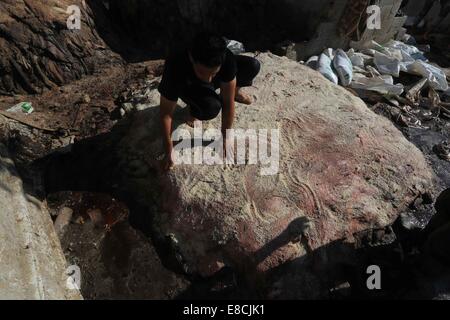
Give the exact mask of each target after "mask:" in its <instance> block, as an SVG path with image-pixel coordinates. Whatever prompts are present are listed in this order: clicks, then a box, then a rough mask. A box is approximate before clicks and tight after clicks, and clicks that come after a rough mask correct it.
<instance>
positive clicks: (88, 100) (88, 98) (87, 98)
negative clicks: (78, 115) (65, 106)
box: [82, 94, 91, 103]
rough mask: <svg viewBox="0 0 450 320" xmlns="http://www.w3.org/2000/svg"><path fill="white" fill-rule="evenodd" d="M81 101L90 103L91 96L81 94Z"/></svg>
mask: <svg viewBox="0 0 450 320" xmlns="http://www.w3.org/2000/svg"><path fill="white" fill-rule="evenodd" d="M82 101H83V102H84V103H91V97H90V96H89V95H88V94H85V95H83V99H82Z"/></svg>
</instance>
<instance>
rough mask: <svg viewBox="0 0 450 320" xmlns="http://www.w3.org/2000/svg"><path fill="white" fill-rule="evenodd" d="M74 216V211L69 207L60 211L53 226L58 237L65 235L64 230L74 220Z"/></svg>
mask: <svg viewBox="0 0 450 320" xmlns="http://www.w3.org/2000/svg"><path fill="white" fill-rule="evenodd" d="M72 214H73V210H72V209H71V208H68V207H63V208H61V209H60V210H59V212H58V216H57V217H56V220H55V223H54V224H53V226H54V228H55V231H56V234H57V235H58V236H61V235H62V234H63V232H64V229H65V228H66V226H67V225H68V224H69V223H70V220H71V219H72Z"/></svg>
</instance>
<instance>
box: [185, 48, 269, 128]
mask: <svg viewBox="0 0 450 320" xmlns="http://www.w3.org/2000/svg"><path fill="white" fill-rule="evenodd" d="M235 58H236V65H237V74H236V86H237V87H239V88H242V87H250V86H251V85H252V83H253V79H254V78H255V77H256V75H257V74H258V73H259V70H260V68H261V66H260V63H259V61H258V60H256V59H255V58H252V57H248V56H241V55H236V56H235ZM219 87H220V83H218V82H214V83H211V84H201V85H195V86H193V87H192V88H190V89H189V92H188V93H187V94H186V95H184V96H182V97H181V100H183V101H184V102H185V103H186V104H187V105H188V106H189V108H190V112H191V115H192V116H193V117H195V118H196V119H198V120H211V119H214V118H215V117H217V115H218V114H219V112H220V110H221V109H222V99H221V97H220V96H219V95H218V94H217V93H216V92H215V90H216V89H217V88H219Z"/></svg>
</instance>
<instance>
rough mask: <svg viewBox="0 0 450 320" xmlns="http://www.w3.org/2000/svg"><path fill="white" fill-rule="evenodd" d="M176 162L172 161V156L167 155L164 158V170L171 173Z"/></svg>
mask: <svg viewBox="0 0 450 320" xmlns="http://www.w3.org/2000/svg"><path fill="white" fill-rule="evenodd" d="M174 165H175V164H174V162H173V160H172V155H171V154H168V155H167V154H166V155H165V156H164V159H163V160H162V170H163V171H169V170H172V168H173V167H174Z"/></svg>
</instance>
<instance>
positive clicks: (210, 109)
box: [191, 97, 222, 121]
mask: <svg viewBox="0 0 450 320" xmlns="http://www.w3.org/2000/svg"><path fill="white" fill-rule="evenodd" d="M221 109H222V103H221V102H220V100H219V99H215V98H210V97H206V98H203V99H201V101H200V102H199V104H198V105H197V106H196V108H191V114H192V116H193V117H195V118H197V119H198V120H203V121H206V120H211V119H214V118H215V117H217V116H218V115H219V112H220V110H221Z"/></svg>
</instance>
